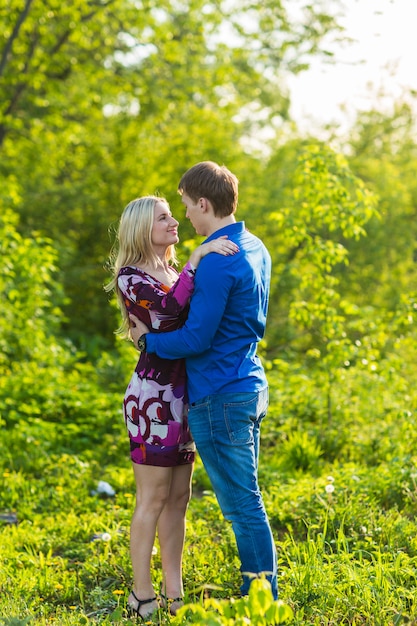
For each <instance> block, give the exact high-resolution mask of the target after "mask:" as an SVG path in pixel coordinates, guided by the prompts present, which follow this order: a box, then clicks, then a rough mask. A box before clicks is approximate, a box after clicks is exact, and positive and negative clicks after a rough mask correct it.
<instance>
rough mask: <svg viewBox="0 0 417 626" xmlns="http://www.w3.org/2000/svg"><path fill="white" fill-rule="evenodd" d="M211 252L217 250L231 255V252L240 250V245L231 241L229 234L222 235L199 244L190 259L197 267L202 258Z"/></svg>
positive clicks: (219, 252) (218, 252)
mask: <svg viewBox="0 0 417 626" xmlns="http://www.w3.org/2000/svg"><path fill="white" fill-rule="evenodd" d="M210 252H217V254H223V255H224V256H229V255H230V254H236V252H239V246H238V245H237V244H235V243H234V242H233V241H230V239H228V238H227V235H222V236H221V237H218V238H217V239H212V241H208V242H207V243H202V244H201V246H198V248H196V249H195V250H194V251H193V252H192V253H191V256H190V259H189V261H190V263H191V265H193V266H194V267H197V266H198V264H199V263H200V261H201V259H202V258H203V257H205V256H206V254H209V253H210Z"/></svg>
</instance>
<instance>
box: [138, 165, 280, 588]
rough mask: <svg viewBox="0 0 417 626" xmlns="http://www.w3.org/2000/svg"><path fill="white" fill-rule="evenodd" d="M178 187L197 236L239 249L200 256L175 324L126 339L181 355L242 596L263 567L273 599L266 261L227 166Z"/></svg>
mask: <svg viewBox="0 0 417 626" xmlns="http://www.w3.org/2000/svg"><path fill="white" fill-rule="evenodd" d="M178 191H179V193H180V194H181V196H182V202H183V204H184V205H185V207H186V217H187V218H189V219H190V221H191V223H192V225H193V226H194V228H195V230H196V232H197V234H198V235H203V236H205V237H206V238H207V241H210V240H212V239H214V238H217V237H220V236H222V235H223V236H227V237H228V238H229V239H230V240H231V241H233V242H235V243H236V244H237V245H238V246H239V252H238V253H237V254H235V255H230V256H222V255H218V254H208V255H207V256H205V257H204V258H203V259H202V260H201V262H200V265H199V267H198V270H197V272H196V276H195V288H194V294H193V296H192V299H191V305H190V311H189V315H188V319H187V321H186V323H185V325H184V326H183V327H182V328H180V329H179V330H175V331H173V332H167V333H150V334H147V332H148V331H147V329H146V327H145V326H143V325H142V326H140V324H136V328H133V329H132V338H133V340H134V341H135V343H137V344H138V347H139V349H140V350H146V351H148V352H152V353H154V352H155V353H156V354H158V355H159V356H160V357H163V358H166V359H175V358H179V357H185V359H186V366H187V376H188V396H189V402H190V407H189V414H188V421H189V426H190V429H191V433H192V435H193V438H194V440H195V443H196V446H197V450H198V452H199V454H200V456H201V459H202V461H203V464H204V467H205V469H206V472H207V474H208V477H209V478H210V481H211V484H212V486H213V489H214V491H215V494H216V496H217V499H218V502H219V505H220V508H221V510H222V512H223V515H224V516H225V518H226V519H227V520H229V521H231V523H232V527H233V531H234V534H235V537H236V543H237V547H238V551H239V556H240V560H241V571H242V575H243V584H242V587H241V592H242V594H243V595H246V594H247V593H248V589H249V585H250V583H251V580H252V579H253V577H254V576H256V575H258V574H261V573H265V575H266V576H267V578H268V580H269V581H270V582H271V588H272V593H273V595H274V597H275V598H277V557H276V549H275V544H274V540H273V537H272V532H271V528H270V525H269V521H268V517H267V514H266V511H265V507H264V504H263V500H262V495H261V493H260V490H259V486H258V458H259V435H260V424H261V420H262V419H263V417H264V416H265V414H266V411H267V406H268V384H267V380H266V377H265V373H264V370H263V367H262V364H261V362H260V360H259V358H258V357H257V355H256V348H257V343H258V342H259V340H260V339H261V338H262V337H263V335H264V331H265V324H266V314H267V307H268V297H269V283H270V275H271V260H270V256H269V254H268V252H267V250H266V248H265V246H264V245H263V243H262V242H261V241H260V240H259V239H258V238H257V237H255V236H254V235H252V234H250V233H249V232H248V231H247V230H246V229H245V225H244V222H236V219H235V215H234V214H235V212H236V209H237V202H238V180H237V178H236V176H235V175H234V174H232V173H231V172H230V171H229V170H228V169H227V168H226V167H224V166H219V165H217V164H216V163H213V162H211V161H204V162H202V163H198V164H197V165H194V167H192V168H191V169H189V170H188V171H187V172H186V173H185V174H184V175H183V177H182V178H181V181H180V183H179V187H178ZM135 322H136V320H135ZM145 329H146V331H145Z"/></svg>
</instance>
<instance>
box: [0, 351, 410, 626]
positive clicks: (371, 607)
mask: <svg viewBox="0 0 417 626" xmlns="http://www.w3.org/2000/svg"><path fill="white" fill-rule="evenodd" d="M284 374H285V375H284ZM106 375H107V376H108V372H107V374H106ZM388 375H389V380H388V378H387V377H388ZM343 376H344V379H343V381H342V382H340V381H339V382H337V383H335V385H334V388H333V389H332V393H333V405H332V406H333V409H332V413H331V415H330V416H329V413H328V403H327V398H325V397H324V396H323V394H322V393H321V390H320V377H319V376H317V375H315V374H313V373H311V372H308V371H307V370H304V371H303V370H301V369H300V368H295V367H290V368H287V369H286V371H285V373H283V370H282V368H280V367H279V366H277V367H273V368H272V369H271V370H270V372H269V378H270V383H271V407H270V411H269V415H268V417H267V418H266V420H265V422H264V426H263V443H262V455H261V469H260V480H261V484H262V488H263V492H264V497H265V503H266V507H267V509H268V512H269V515H270V519H271V523H272V526H273V531H274V535H275V537H276V540H277V548H278V554H279V589H280V598H281V604H276V603H273V602H272V600H271V598H270V597H269V596H268V593H267V591H265V589H264V588H263V587H262V584H263V583H262V581H257V583H256V585H258V587H257V588H256V589H255V587H254V588H253V590H252V595H251V597H250V598H249V599H246V600H239V599H238V590H239V586H240V576H239V561H238V558H237V553H236V547H235V543H234V537H233V533H232V531H231V528H230V526H229V524H228V523H227V522H225V520H224V519H223V517H222V515H221V513H220V511H219V507H218V505H217V502H216V499H215V497H214V495H213V493H212V492H211V490H210V485H209V482H208V480H207V476H206V474H205V472H204V469H203V468H202V466H201V463H200V462H199V461H198V462H197V465H196V470H195V474H194V494H195V495H194V497H193V499H192V501H191V504H190V507H189V511H188V526H187V541H186V547H185V554H184V583H185V589H186V602H187V606H186V607H185V609H184V612H183V614H181V615H179V616H178V617H177V618H176V619H174V618H171V617H170V616H169V615H168V614H167V612H166V611H164V610H162V609H161V610H160V611H159V612H158V614H157V615H155V619H154V620H153V621H150V622H149V623H155V624H162V625H163V624H170V623H172V624H191V623H195V624H220V625H232V624H235V625H238V624H242V625H243V624H253V625H256V624H259V625H261V624H265V625H268V624H273V623H286V624H293V625H294V626H296V625H297V626H298V625H311V626H313V625H343V624H346V625H347V624H349V625H352V626H353V625H362V624H369V625H374V626H382V625H384V626H390V625H393V626H394V625H397V624H417V600H416V599H417V580H416V576H417V524H416V521H415V515H416V508H417V467H416V462H417V453H416V450H417V428H416V423H415V417H414V411H415V406H416V403H417V392H416V391H415V390H414V388H413V385H412V384H411V382H410V383H408V382H407V381H406V379H405V378H404V377H403V376H402V374H401V372H398V370H396V371H395V372H394V373H393V372H391V371H390V363H389V362H388V361H387V362H386V364H385V370H383V371H380V372H379V373H378V374H375V373H371V372H364V371H361V370H359V369H358V370H354V369H353V368H352V369H351V370H350V371H347V372H346V371H344V372H343ZM80 381H81V375H80ZM388 383H389V384H388ZM90 387H91V389H90ZM11 388H12V386H11V384H10V381H9V384H8V389H9V390H10V389H11ZM52 392H53V389H52ZM52 392H51V394H52ZM37 394H38V395H39V396H42V390H40V389H38V390H37ZM91 395H92V396H93V397H94V399H95V401H96V403H95V405H94V407H92V409H91V411H90V412H89V411H88V398H89V397H90V396H91ZM120 399H121V393H118V392H115V390H114V388H111V387H110V388H108V389H103V388H101V387H100V385H99V383H98V382H97V381H96V380H93V379H92V380H91V381H90V383H86V380H85V377H84V376H82V384H81V382H80V383H79V384H78V383H77V380H76V379H74V381H73V386H72V391H71V393H69V392H68V393H67V394H62V398H61V399H59V400H58V402H61V404H60V406H58V407H54V405H53V403H52V402H51V401H50V400H49V399H48V398H44V400H43V411H42V414H39V413H37V414H36V415H35V416H32V415H31V409H30V406H29V408H27V409H26V411H25V410H20V412H17V414H14V416H13V419H11V418H10V415H5V413H2V415H4V417H3V420H4V421H3V424H2V437H1V441H0V513H3V514H5V513H15V514H16V516H17V521H18V523H16V524H10V523H7V520H6V521H3V522H1V521H0V592H1V593H0V625H2V626H3V625H7V626H18V625H23V624H39V625H45V626H46V625H52V624H58V625H63V626H66V625H68V626H70V625H73V624H126V625H127V624H133V623H135V622H134V620H132V619H130V618H129V617H127V615H126V612H125V607H126V600H127V596H128V593H129V590H130V585H131V576H132V572H131V565H130V557H129V524H130V517H131V514H132V509H133V503H134V482H133V474H132V470H131V467H130V461H129V457H128V450H127V440H126V435H125V432H124V427H123V424H122V420H121V414H120ZM3 406H4V405H3ZM57 416H59V419H57ZM99 480H105V481H107V482H109V483H110V484H111V485H112V487H113V488H114V489H115V492H116V495H115V497H113V498H104V497H100V496H99V495H97V494H94V493H93V492H94V491H95V489H96V487H97V483H98V481H99ZM103 537H104V538H103ZM153 565H154V570H153V571H154V582H155V588H157V587H158V585H159V582H160V562H159V552H158V546H157V545H156V553H155V555H154V563H153Z"/></svg>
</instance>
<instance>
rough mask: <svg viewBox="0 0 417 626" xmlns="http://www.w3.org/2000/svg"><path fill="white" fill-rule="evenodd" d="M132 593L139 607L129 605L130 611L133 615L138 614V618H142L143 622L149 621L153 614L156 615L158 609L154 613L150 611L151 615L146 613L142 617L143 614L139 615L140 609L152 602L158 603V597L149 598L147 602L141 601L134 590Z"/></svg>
mask: <svg viewBox="0 0 417 626" xmlns="http://www.w3.org/2000/svg"><path fill="white" fill-rule="evenodd" d="M130 593H131V594H132V596H133V597H134V599H135V600H136V602H137V603H138V605H137V607H136V608H135V607H133V606H132V605H131V604H128V605H127V606H128V608H129V611H131V612H132V613H133V614H136V617H140V618H141V619H143V620H146V619H148V618H149V617H150V616H151V615H152V613H155V611H157V610H158V609H157V608H155V609H154V610H153V611H149V613H146V614H145V615H142V614H141V613H139V611H140V609H141V608H142V607H143V606H144V605H145V604H150V603H151V602H155V601H156V596H154V597H153V598H148V599H147V600H139V598H138V597H137V595H136V593H135V592H134V591H133V589H132V590H131V591H130Z"/></svg>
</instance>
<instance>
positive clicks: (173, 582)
mask: <svg viewBox="0 0 417 626" xmlns="http://www.w3.org/2000/svg"><path fill="white" fill-rule="evenodd" d="M192 473H193V465H192V464H188V465H179V466H177V467H173V468H172V480H171V488H170V491H169V496H168V499H167V501H166V502H165V506H164V508H163V510H162V512H161V514H160V516H159V520H158V538H159V545H160V548H161V560H162V570H163V581H162V586H163V589H162V591H163V593H164V595H166V596H167V597H169V598H177V597H181V596H182V595H183V593H184V590H183V583H182V555H183V549H184V539H185V515H186V512H187V507H188V503H189V501H190V497H191V478H192ZM172 610H173V612H174V610H175V607H174V605H173V606H172Z"/></svg>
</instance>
